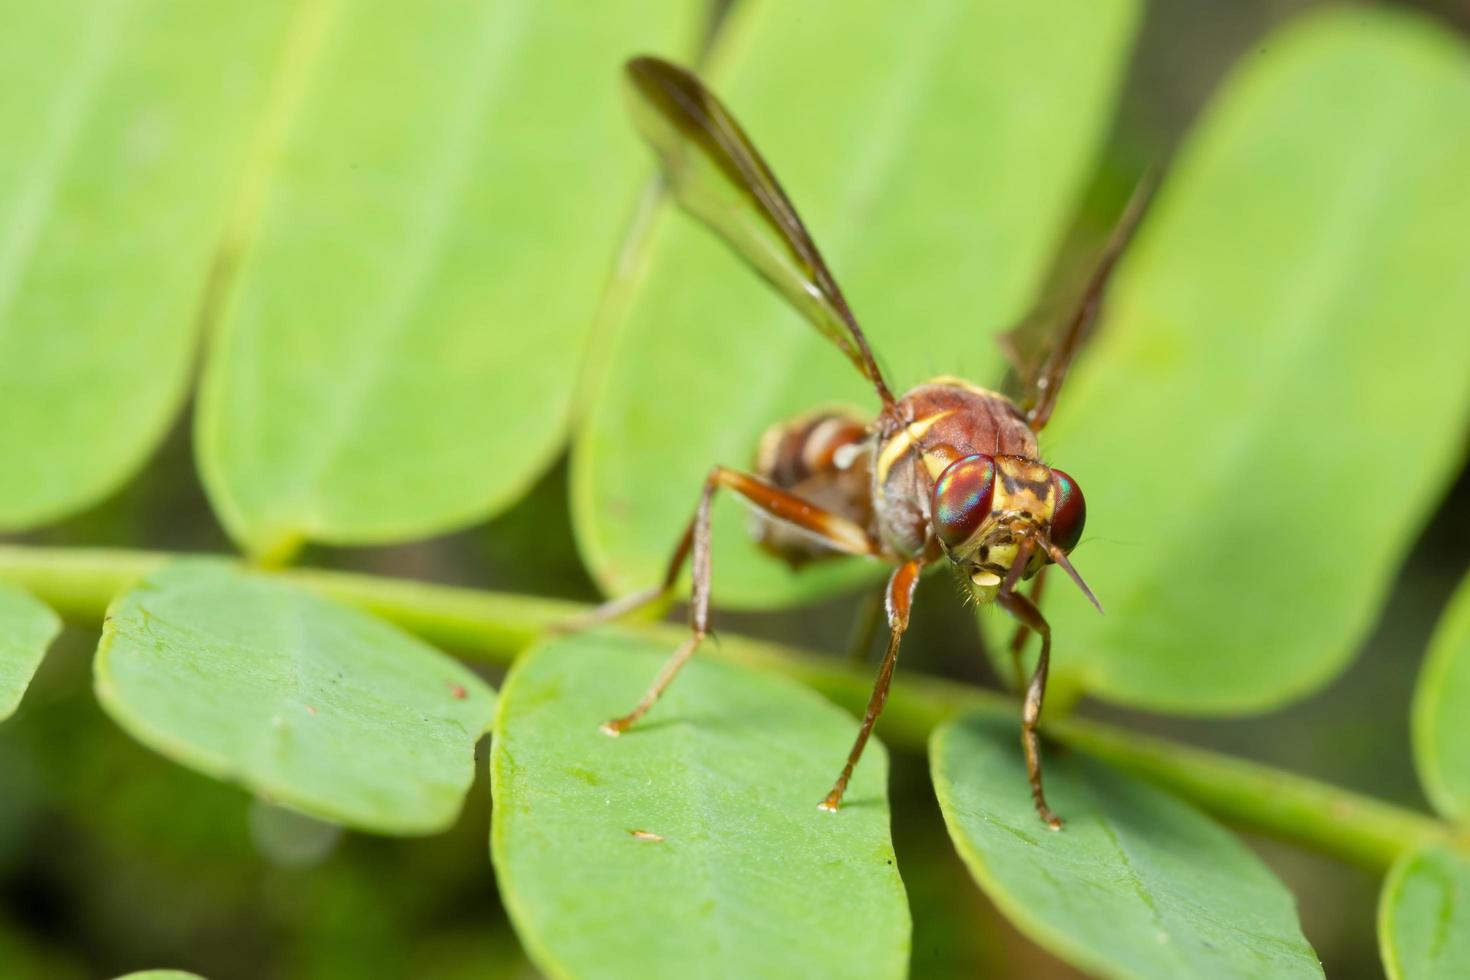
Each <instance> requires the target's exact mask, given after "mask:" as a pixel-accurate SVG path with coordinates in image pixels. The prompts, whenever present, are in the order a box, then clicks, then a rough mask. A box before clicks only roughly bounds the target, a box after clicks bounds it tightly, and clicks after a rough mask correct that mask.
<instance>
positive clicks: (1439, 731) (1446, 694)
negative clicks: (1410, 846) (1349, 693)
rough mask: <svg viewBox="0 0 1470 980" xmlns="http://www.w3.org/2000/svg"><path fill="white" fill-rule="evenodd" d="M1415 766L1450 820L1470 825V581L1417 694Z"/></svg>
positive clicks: (1450, 612) (1438, 633)
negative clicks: (1451, 818)
mask: <svg viewBox="0 0 1470 980" xmlns="http://www.w3.org/2000/svg"><path fill="white" fill-rule="evenodd" d="M1413 731H1414V763H1415V765H1416V767H1417V768H1418V770H1419V781H1420V782H1421V783H1423V784H1424V792H1425V795H1427V796H1428V797H1429V799H1430V801H1431V802H1432V803H1433V804H1434V806H1435V809H1437V810H1439V812H1440V813H1443V814H1444V815H1445V816H1447V817H1453V818H1454V819H1456V820H1459V821H1460V822H1462V823H1470V577H1467V578H1466V579H1465V580H1464V581H1463V582H1461V583H1460V587H1459V589H1457V590H1456V591H1455V595H1454V598H1452V599H1451V600H1450V604H1449V607H1448V608H1447V609H1446V611H1445V614H1444V617H1443V618H1442V619H1441V620H1440V623H1439V627H1438V628H1437V629H1436V630H1435V632H1434V638H1433V639H1432V640H1431V641H1430V644H1429V655H1428V657H1427V658H1426V660H1425V662H1424V670H1423V672H1422V673H1421V674H1420V675H1419V684H1418V687H1417V688H1416V689H1415V691H1414V714H1413Z"/></svg>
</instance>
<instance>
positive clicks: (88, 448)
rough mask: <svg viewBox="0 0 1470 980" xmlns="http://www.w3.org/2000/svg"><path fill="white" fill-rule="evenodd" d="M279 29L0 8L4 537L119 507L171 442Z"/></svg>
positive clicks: (87, 6)
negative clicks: (85, 510) (112, 497)
mask: <svg viewBox="0 0 1470 980" xmlns="http://www.w3.org/2000/svg"><path fill="white" fill-rule="evenodd" d="M291 9H292V5H291V4H289V3H286V2H282V0H263V2H259V3H243V4H199V3H194V2H191V0H137V2H131V3H130V2H127V0H105V2H101V3H97V2H90V0H55V2H42V3H9V4H5V5H4V6H3V8H0V11H3V12H0V133H3V134H4V144H5V150H4V152H3V153H0V392H3V393H4V404H5V411H4V413H3V414H0V459H4V460H6V461H7V463H8V465H6V466H5V467H3V468H0V530H6V529H9V530H14V529H20V528H26V527H32V526H35V525H38V524H43V523H45V522H47V521H51V520H55V519H57V518H59V517H63V516H65V515H67V514H69V513H71V512H73V511H75V510H78V509H80V508H82V507H85V506H88V505H90V504H92V503H94V502H96V501H97V500H99V499H100V498H102V497H104V496H105V495H107V494H108V493H110V492H112V491H113V490H114V489H116V488H117V487H118V486H119V485H120V484H122V483H123V482H124V481H125V480H127V479H128V477H130V476H131V475H132V474H133V472H134V471H136V470H137V469H138V468H139V467H140V466H141V465H142V464H143V461H144V459H145V458H146V457H147V455H148V454H149V453H150V452H151V451H152V450H153V448H154V446H155V445H156V444H157V443H158V441H159V440H160V438H162V436H163V434H164V432H165V431H166V430H167V429H168V426H169V424H170V423H171V422H172V420H173V417H174V415H175V413H176V412H177V411H178V408H179V405H180V403H181V402H182V401H183V397H184V393H185V388H186V384H187V382H188V375H189V370H190V368H191V366H192V364H191V362H192V358H193V353H194V335H195V329H194V328H195V322H196V320H197V319H198V315H199V310H200V306H201V304H202V303H203V302H204V300H205V291H206V282H207V279H208V277H209V274H210V270H211V266H212V264H213V262H214V259H215V248H216V246H217V245H218V239H219V234H220V230H221V226H222V224H223V221H224V217H225V214H226V213H227V211H228V208H229V204H230V195H231V192H232V191H233V189H234V187H235V184H236V180H237V177H238V173H239V161H240V159H241V158H242V157H243V155H244V150H245V147H246V145H247V143H248V141H249V137H250V133H251V131H252V127H253V123H254V120H255V116H256V114H257V112H258V109H259V107H260V105H261V103H262V102H263V99H264V93H265V91H266V89H267V83H268V81H269V75H268V71H269V68H270V66H271V65H272V63H273V62H274V61H275V58H276V54H277V52H278V47H279V44H280V41H281V37H282V36H283V35H284V33H285V31H284V28H285V25H286V22H287V20H288V17H289V14H290V11H291Z"/></svg>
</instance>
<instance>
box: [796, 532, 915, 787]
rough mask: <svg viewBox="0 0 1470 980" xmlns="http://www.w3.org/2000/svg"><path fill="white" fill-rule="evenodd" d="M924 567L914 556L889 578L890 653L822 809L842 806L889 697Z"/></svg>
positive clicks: (884, 659) (885, 659)
mask: <svg viewBox="0 0 1470 980" xmlns="http://www.w3.org/2000/svg"><path fill="white" fill-rule="evenodd" d="M922 568H923V562H922V560H921V559H918V558H914V559H911V560H909V561H906V562H904V563H903V564H902V565H900V566H899V567H898V568H897V569H895V570H894V572H893V577H892V578H890V579H889V580H888V593H887V602H886V606H887V608H888V629H889V631H890V632H889V636H888V652H887V653H885V654H884V655H883V664H882V666H880V667H879V668H878V679H877V681H875V682H874V684H873V694H872V696H871V697H869V698H868V710H867V713H866V714H864V715H863V726H862V727H861V728H859V729H858V734H857V741H855V742H853V745H852V751H851V752H849V753H848V754H847V765H845V766H843V767H842V775H840V776H838V777H837V782H836V783H835V784H834V785H833V787H832V792H830V793H828V794H827V798H826V799H825V800H823V801H822V802H821V803H820V804H819V806H820V807H821V808H822V809H823V810H827V811H830V812H834V813H835V812H836V810H837V808H838V807H839V806H841V805H842V794H844V793H846V792H847V783H848V780H850V779H852V770H853V768H854V767H855V766H856V765H857V763H858V759H860V758H862V755H863V748H864V747H865V746H867V744H868V736H870V735H872V734H873V726H874V725H875V724H877V722H878V715H880V714H882V712H883V704H884V702H886V701H887V700H888V687H889V685H890V684H891V683H892V682H893V668H894V665H895V664H897V663H898V643H899V640H901V639H902V638H903V634H904V631H905V630H907V629H908V628H909V608H910V607H911V606H912V605H913V601H914V586H915V585H917V584H918V581H919V570H920V569H922Z"/></svg>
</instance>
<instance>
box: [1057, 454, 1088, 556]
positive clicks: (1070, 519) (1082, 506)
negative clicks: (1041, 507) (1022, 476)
mask: <svg viewBox="0 0 1470 980" xmlns="http://www.w3.org/2000/svg"><path fill="white" fill-rule="evenodd" d="M1051 475H1052V479H1053V480H1055V481H1056V485H1057V504H1056V507H1054V508H1053V509H1052V512H1051V540H1052V543H1053V544H1055V545H1056V546H1057V547H1058V548H1061V549H1062V550H1063V551H1068V552H1070V551H1071V550H1072V549H1073V548H1075V547H1077V542H1078V541H1081V540H1082V528H1083V527H1085V526H1086V525H1087V501H1085V500H1083V499H1082V490H1081V488H1079V487H1078V486H1077V481H1076V480H1074V479H1072V478H1071V477H1070V476H1068V475H1067V474H1065V473H1063V472H1062V471H1061V470H1052V471H1051Z"/></svg>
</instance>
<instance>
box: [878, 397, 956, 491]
mask: <svg viewBox="0 0 1470 980" xmlns="http://www.w3.org/2000/svg"><path fill="white" fill-rule="evenodd" d="M953 414H954V409H946V410H945V411H943V412H935V413H934V414H933V415H926V416H924V417H923V418H921V419H915V420H914V421H912V422H910V423H909V424H908V425H906V426H904V428H903V431H902V432H899V433H898V434H896V435H895V436H893V437H892V438H891V439H889V440H888V443H887V444H886V445H885V446H884V447H883V451H882V452H881V453H879V454H878V471H877V478H878V485H879V486H882V485H883V483H884V482H885V481H886V480H887V479H888V471H889V470H891V469H893V465H894V464H895V463H897V462H898V461H899V460H900V459H902V458H903V457H904V454H906V453H907V452H908V451H909V450H910V449H912V448H914V443H916V442H918V441H919V440H920V439H922V438H924V434H925V433H927V432H928V431H929V430H930V429H931V428H933V427H934V424H935V423H936V422H938V421H939V420H940V419H942V418H945V417H946V416H949V415H953Z"/></svg>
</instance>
